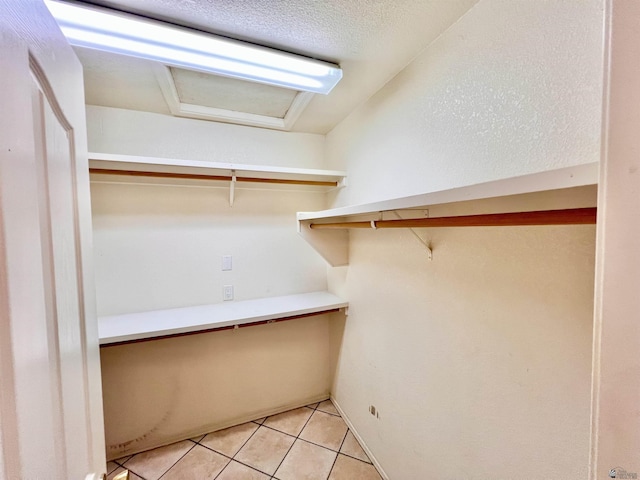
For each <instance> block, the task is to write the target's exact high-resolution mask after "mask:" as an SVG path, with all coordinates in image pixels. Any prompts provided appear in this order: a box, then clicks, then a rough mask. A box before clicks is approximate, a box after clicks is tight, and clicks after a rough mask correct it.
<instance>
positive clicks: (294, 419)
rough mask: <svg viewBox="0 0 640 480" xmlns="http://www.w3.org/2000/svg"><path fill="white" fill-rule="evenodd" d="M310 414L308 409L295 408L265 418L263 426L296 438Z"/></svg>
mask: <svg viewBox="0 0 640 480" xmlns="http://www.w3.org/2000/svg"><path fill="white" fill-rule="evenodd" d="M311 414H313V411H312V410H310V409H308V408H304V407H303V408H296V409H295V410H289V411H288V412H284V413H280V414H278V415H273V416H271V417H269V418H267V419H266V420H265V422H264V423H263V425H264V426H265V427H269V428H273V429H275V430H278V431H280V432H283V433H288V434H289V435H293V436H294V437H297V436H298V434H299V433H300V432H301V431H302V428H303V427H304V425H305V423H307V420H309V417H310V416H311Z"/></svg>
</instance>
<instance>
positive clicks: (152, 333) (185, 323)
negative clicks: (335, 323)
mask: <svg viewBox="0 0 640 480" xmlns="http://www.w3.org/2000/svg"><path fill="white" fill-rule="evenodd" d="M348 305H349V304H348V303H347V302H346V301H344V300H343V299H341V298H339V297H337V296H336V295H333V294H331V293H329V292H312V293H302V294H297V295H286V296H282V297H271V298H260V299H255V300H244V301H237V302H236V301H232V302H223V303H217V304H214V305H199V306H196V307H183V308H171V309H167V310H155V311H151V312H142V313H128V314H124V315H112V316H105V317H99V318H98V333H99V337H100V345H108V344H118V343H129V342H135V341H141V340H149V339H153V338H156V339H157V338H164V337H171V336H176V335H185V334H189V333H196V332H207V331H212V330H221V329H228V328H234V327H240V326H249V325H255V324H262V323H270V322H274V321H278V320H288V319H292V318H299V317H304V316H309V315H315V314H320V313H328V312H333V311H337V310H339V309H341V308H346V307H347V306H348Z"/></svg>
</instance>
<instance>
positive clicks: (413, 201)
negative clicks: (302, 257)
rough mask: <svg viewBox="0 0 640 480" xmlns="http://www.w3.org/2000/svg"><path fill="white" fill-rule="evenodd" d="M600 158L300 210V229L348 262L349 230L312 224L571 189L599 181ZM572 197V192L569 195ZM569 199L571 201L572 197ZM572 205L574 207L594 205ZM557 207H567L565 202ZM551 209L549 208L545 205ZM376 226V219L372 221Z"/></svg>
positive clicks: (327, 254) (323, 250) (328, 256)
mask: <svg viewBox="0 0 640 480" xmlns="http://www.w3.org/2000/svg"><path fill="white" fill-rule="evenodd" d="M598 172H599V164H598V162H593V163H586V164H582V165H577V166H574V167H566V168H560V169H556V170H547V171H544V172H540V173H533V174H528V175H521V176H517V177H511V178H505V179H501V180H495V181H491V182H485V183H478V184H475V185H469V186H464V187H458V188H452V189H448V190H440V191H435V192H425V193H421V194H417V195H411V196H406V197H398V198H391V199H387V200H381V201H376V202H371V203H365V204H359V205H350V206H345V207H339V208H334V209H330V210H323V211H318V212H298V215H297V218H298V232H299V233H300V234H301V235H302V236H303V237H304V238H305V240H307V242H308V243H309V244H310V245H311V246H312V247H313V248H315V249H316V250H317V251H318V253H320V254H321V255H322V256H323V257H324V258H325V260H327V262H329V263H330V264H331V265H333V266H341V265H347V264H348V263H349V256H348V251H349V232H348V230H346V229H335V230H333V229H331V230H330V229H324V228H311V225H312V224H316V225H317V224H323V223H332V222H336V221H338V222H341V221H344V220H349V219H350V218H353V217H358V216H365V215H371V214H380V213H382V212H391V211H401V210H415V209H428V208H429V207H432V206H435V205H444V204H453V203H457V202H465V201H473V200H484V199H491V198H499V197H511V196H516V195H524V194H531V193H541V192H551V191H558V192H562V191H569V190H571V189H576V188H577V187H587V186H592V185H597V184H598ZM568 197H570V195H568ZM568 203H571V201H569V202H568ZM592 203H593V205H570V207H571V208H576V207H587V206H589V207H591V206H595V198H594V201H593V202H592ZM554 208H566V207H563V206H560V207H554ZM546 209H547V210H549V208H546ZM371 225H372V227H374V228H375V222H372V223H371Z"/></svg>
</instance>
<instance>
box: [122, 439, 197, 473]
mask: <svg viewBox="0 0 640 480" xmlns="http://www.w3.org/2000/svg"><path fill="white" fill-rule="evenodd" d="M196 445H197V444H193V445H191V448H190V449H189V450H187V451H186V452H184V455H182V456H181V457H180V458H179V459H178V460H176V462H175V463H174V464H173V465H171V466H170V467H169V468H167V469H166V470H165V472H164V473H163V474H162V475H160V476H159V477H158V480H160V479H161V478H162V477H164V476H165V475H166V474H167V472H168V471H169V470H171V469H172V468H173V467H175V466H176V465H177V464H178V462H179V461H180V460H182V459H183V458H184V457H186V456H187V454H188V453H189V452H190V451H191V450H193V449H194V448H196ZM134 473H135V472H134ZM136 475H137V473H136Z"/></svg>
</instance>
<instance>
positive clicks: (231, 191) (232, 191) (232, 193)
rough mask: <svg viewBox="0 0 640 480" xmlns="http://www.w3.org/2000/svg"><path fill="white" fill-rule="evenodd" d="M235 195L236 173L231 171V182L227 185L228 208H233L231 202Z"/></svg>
mask: <svg viewBox="0 0 640 480" xmlns="http://www.w3.org/2000/svg"><path fill="white" fill-rule="evenodd" d="M235 193H236V171H235V170H231V182H230V183H229V206H230V207H233V201H234V199H235V198H234V197H235Z"/></svg>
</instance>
